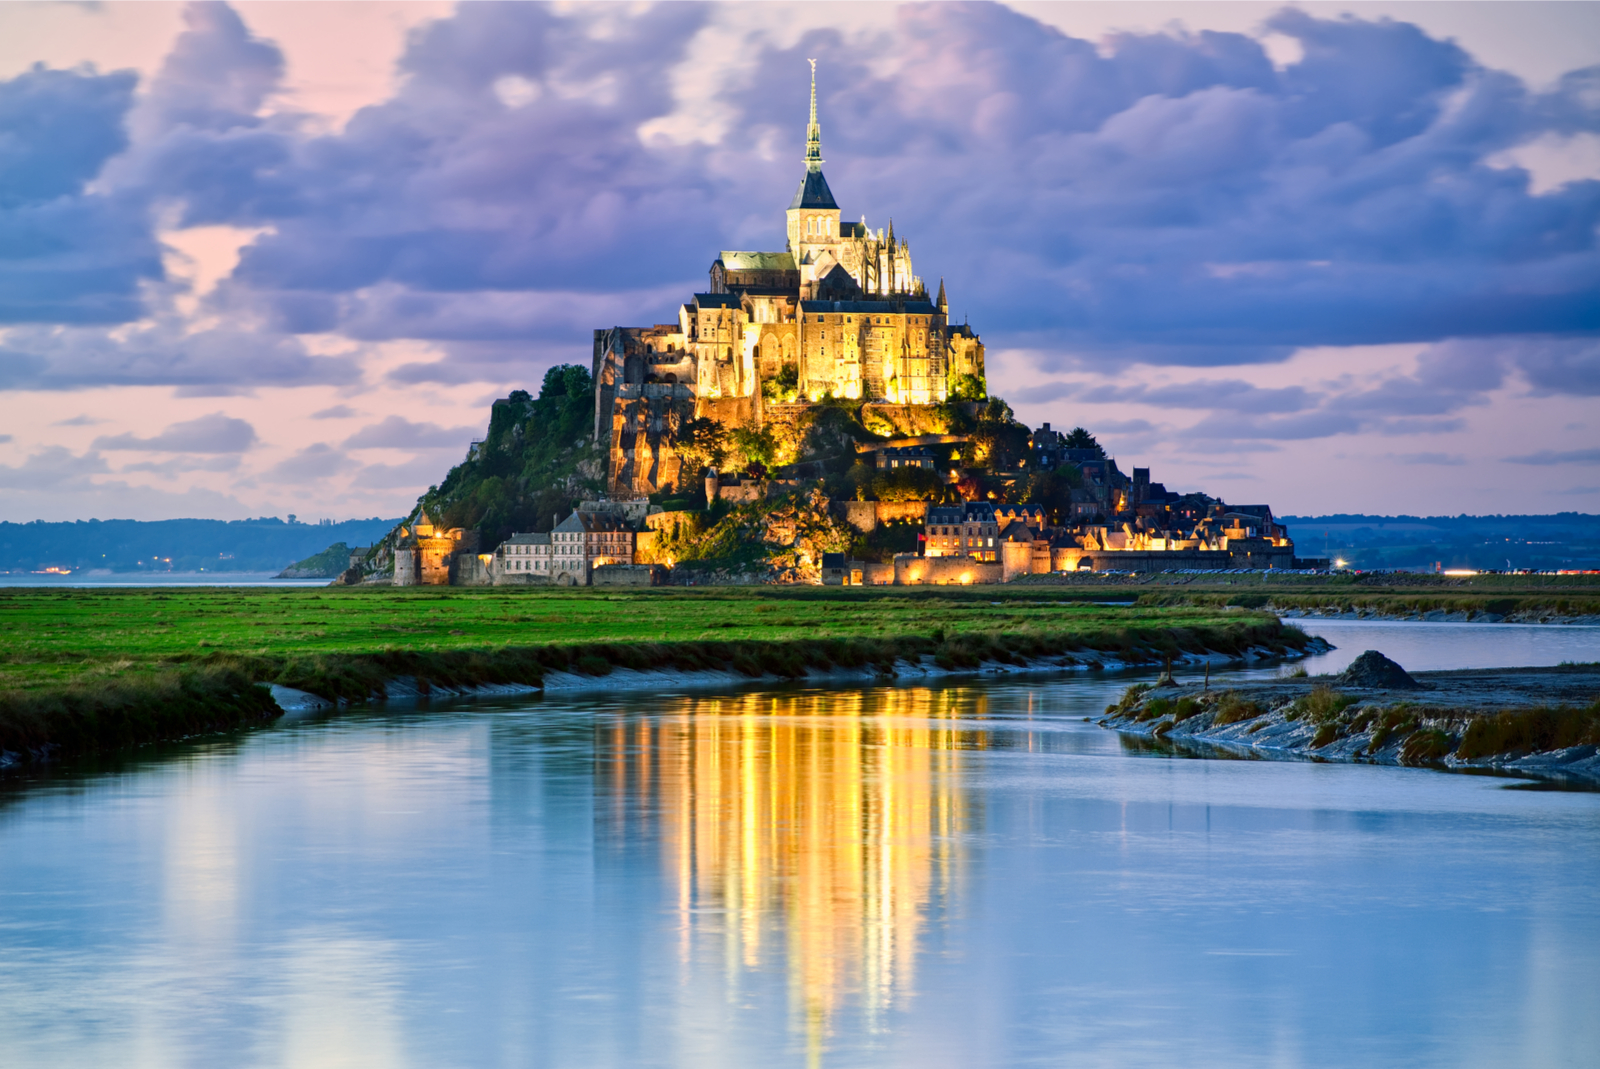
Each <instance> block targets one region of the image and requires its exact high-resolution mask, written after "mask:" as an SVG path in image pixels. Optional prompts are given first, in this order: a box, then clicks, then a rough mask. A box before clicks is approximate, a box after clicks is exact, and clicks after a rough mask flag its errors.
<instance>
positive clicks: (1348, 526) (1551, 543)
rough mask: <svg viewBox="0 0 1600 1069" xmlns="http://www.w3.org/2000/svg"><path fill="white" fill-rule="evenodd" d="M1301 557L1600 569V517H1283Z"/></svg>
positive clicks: (1422, 565) (1423, 565) (1355, 562)
mask: <svg viewBox="0 0 1600 1069" xmlns="http://www.w3.org/2000/svg"><path fill="white" fill-rule="evenodd" d="M1278 520H1279V522H1280V523H1283V524H1284V525H1286V526H1287V527H1288V528H1289V535H1290V537H1292V538H1293V539H1294V541H1295V547H1296V551H1297V552H1298V553H1300V554H1301V555H1302V556H1311V555H1316V556H1323V555H1326V556H1330V557H1342V558H1344V560H1346V561H1347V562H1349V563H1350V565H1351V566H1353V567H1356V568H1408V569H1423V570H1428V569H1432V568H1433V567H1434V566H1435V565H1436V564H1437V565H1442V566H1443V567H1445V568H1476V569H1479V570H1489V569H1506V568H1534V569H1537V570H1541V571H1548V570H1553V569H1559V568H1600V516H1594V515H1590V514H1587V513H1582V512H1557V513H1553V514H1550V515H1543V516H1465V515H1462V516H1369V515H1362V514H1349V513H1335V514H1332V515H1328V516H1280V517H1278Z"/></svg>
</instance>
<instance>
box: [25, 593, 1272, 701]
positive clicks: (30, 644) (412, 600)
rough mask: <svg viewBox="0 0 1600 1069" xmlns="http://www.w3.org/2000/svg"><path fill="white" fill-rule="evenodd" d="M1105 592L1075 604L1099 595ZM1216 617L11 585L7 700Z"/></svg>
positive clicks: (1083, 606)
mask: <svg viewBox="0 0 1600 1069" xmlns="http://www.w3.org/2000/svg"><path fill="white" fill-rule="evenodd" d="M1098 596H1099V595H1081V594H1072V595H1067V596H1066V597H1067V598H1071V597H1078V598H1084V597H1098ZM1244 615H1245V614H1241V613H1240V612H1238V611H1237V610H1229V609H1224V608H1222V607H1220V606H1206V607H1201V608H1194V607H1185V606H1178V607H1111V606H1103V605H1096V604H1094V603H1093V602H1092V601H1088V600H1079V601H1071V600H1066V599H1064V597H1063V594H1062V593H1061V592H1051V591H1042V590H1033V591H1020V590H1018V591H1013V590H1006V591H1003V592H1002V591H999V590H951V589H950V588H940V589H939V590H938V591H937V592H935V591H932V590H920V591H914V592H906V591H898V592H895V593H884V592H879V591H870V590H842V589H836V588H827V589H824V588H820V587H807V588H770V587H769V588H736V587H735V588H730V587H721V588H706V589H699V590H678V589H672V590H643V591H606V590H593V589H578V590H570V589H568V590H560V589H548V590H539V589H534V590H528V589H520V590H518V589H494V588H488V589H472V588H467V589H461V588H456V589H406V590H396V589H393V588H389V589H385V588H377V589H366V590H362V589H356V590H342V589H305V588H296V589H279V590H272V589H260V588H232V589H229V588H189V589H181V590H174V589H170V588H169V589H161V588H140V589H117V590H107V589H86V590H60V589H57V590H39V589H37V588H14V589H11V590H0V632H3V633H4V634H5V635H6V636H7V642H6V645H5V649H4V653H3V655H0V690H9V691H19V690H20V691H29V690H36V689H40V688H55V687H59V686H63V685H65V684H69V683H74V682H79V683H84V682H91V681H93V680H95V679H109V678H119V679H125V678H129V677H134V676H138V675H140V674H144V673H148V672H157V671H165V670H170V669H172V668H175V667H179V666H184V665H203V664H207V663H232V662H234V661H236V660H238V659H240V658H244V659H250V660H265V661H273V662H281V661H287V660H291V659H295V658H306V657H313V656H317V655H323V656H327V655H362V654H374V653H381V652H384V651H391V652H392V651H396V650H409V651H416V652H430V653H431V652H442V651H452V650H462V651H465V650H485V649H491V650H492V649H497V648H504V647H533V646H549V645H595V644H618V643H649V644H660V643H681V642H707V641H717V642H740V641H762V642H773V641H778V642H804V641H810V640H820V639H873V640H877V639H889V638H895V637H900V636H907V635H915V636H922V637H930V636H933V635H934V634H935V633H936V632H938V633H940V634H941V635H943V636H945V637H947V638H952V639H953V638H954V637H956V636H959V635H962V634H968V633H979V634H993V633H1002V634H1006V635H1013V636H1019V637H1020V636H1026V635H1029V634H1043V633H1049V634H1052V635H1061V636H1069V635H1070V636H1077V637H1078V638H1080V639H1081V640H1082V641H1083V642H1084V643H1085V644H1088V645H1095V644H1096V643H1110V645H1106V646H1095V648H1109V649H1115V648H1118V647H1117V640H1116V633H1117V632H1119V631H1125V630H1127V629H1130V628H1131V629H1135V630H1137V631H1145V630H1150V629H1168V628H1182V629H1191V630H1192V629H1209V628H1218V627H1226V626H1228V625H1230V624H1237V623H1239V622H1240V621H1241V618H1242V617H1243V616H1244Z"/></svg>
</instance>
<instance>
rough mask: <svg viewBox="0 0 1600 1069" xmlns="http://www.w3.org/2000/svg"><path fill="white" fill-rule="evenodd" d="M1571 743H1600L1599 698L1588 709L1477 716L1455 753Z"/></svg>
mask: <svg viewBox="0 0 1600 1069" xmlns="http://www.w3.org/2000/svg"><path fill="white" fill-rule="evenodd" d="M1570 746H1600V701H1596V702H1595V703H1594V704H1593V705H1590V706H1589V707H1588V708H1587V709H1574V708H1571V707H1566V706H1563V707H1558V708H1554V709H1551V708H1545V707H1539V708H1534V709H1518V710H1506V711H1503V712H1499V713H1495V714H1493V715H1490V716H1475V717H1473V718H1472V720H1471V721H1469V722H1468V724H1467V730H1466V731H1465V732H1464V733H1463V734H1462V736H1461V747H1460V749H1458V750H1457V751H1456V756H1457V757H1460V758H1462V759H1463V760H1467V761H1471V760H1475V759H1477V758H1480V757H1499V756H1501V755H1505V754H1519V753H1545V752H1548V751H1550V750H1564V749H1566V748H1568V747H1570Z"/></svg>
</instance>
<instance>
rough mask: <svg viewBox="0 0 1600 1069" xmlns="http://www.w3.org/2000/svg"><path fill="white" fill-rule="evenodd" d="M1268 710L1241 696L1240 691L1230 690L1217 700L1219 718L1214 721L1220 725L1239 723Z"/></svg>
mask: <svg viewBox="0 0 1600 1069" xmlns="http://www.w3.org/2000/svg"><path fill="white" fill-rule="evenodd" d="M1265 712H1266V710H1265V709H1263V708H1262V707H1261V706H1259V705H1257V704H1256V703H1255V702H1253V701H1248V700H1246V699H1244V698H1241V697H1240V696H1239V693H1238V691H1233V690H1230V691H1228V692H1227V693H1226V694H1224V695H1223V696H1222V697H1221V698H1220V699H1218V701H1217V718H1216V719H1215V720H1214V721H1212V723H1214V724H1216V725H1217V726H1218V727H1222V726H1225V725H1228V724H1238V723H1242V722H1244V721H1246V720H1254V719H1255V718H1256V717H1258V716H1261V715H1262V714H1263V713H1265Z"/></svg>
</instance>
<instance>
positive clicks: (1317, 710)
mask: <svg viewBox="0 0 1600 1069" xmlns="http://www.w3.org/2000/svg"><path fill="white" fill-rule="evenodd" d="M1358 700H1359V699H1357V698H1353V697H1351V696H1350V695H1348V694H1340V693H1339V692H1338V691H1336V690H1334V689H1333V688H1332V687H1329V686H1327V685H1325V684H1324V685H1320V686H1317V687H1315V688H1313V689H1312V691H1311V693H1310V694H1307V695H1305V696H1303V697H1300V698H1296V699H1295V701H1294V704H1293V705H1291V706H1290V707H1289V712H1288V713H1287V714H1285V715H1286V716H1287V717H1288V718H1289V719H1290V720H1301V719H1308V720H1310V721H1311V722H1312V723H1314V724H1325V723H1327V722H1328V721H1330V720H1333V719H1336V718H1337V717H1338V716H1339V714H1340V713H1342V712H1344V711H1345V710H1346V709H1348V708H1350V706H1352V705H1354V704H1355V703H1356V702H1357V701H1358Z"/></svg>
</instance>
